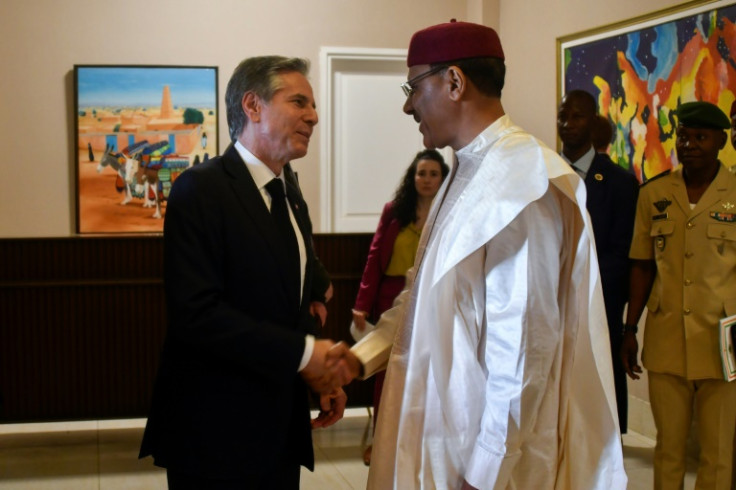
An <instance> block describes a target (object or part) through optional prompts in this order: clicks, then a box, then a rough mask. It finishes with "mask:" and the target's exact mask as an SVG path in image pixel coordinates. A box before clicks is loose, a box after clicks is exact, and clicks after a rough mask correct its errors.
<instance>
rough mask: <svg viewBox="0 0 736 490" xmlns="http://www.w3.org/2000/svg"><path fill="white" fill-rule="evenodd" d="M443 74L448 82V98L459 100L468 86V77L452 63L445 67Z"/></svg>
mask: <svg viewBox="0 0 736 490" xmlns="http://www.w3.org/2000/svg"><path fill="white" fill-rule="evenodd" d="M445 76H446V77H447V80H448V82H449V84H450V99H451V100H454V101H457V100H460V98H461V97H462V96H463V94H464V93H465V91H466V90H467V88H468V79H467V77H466V76H465V73H463V71H462V70H461V69H460V68H458V67H457V66H454V65H452V66H450V67H448V68H447V71H446V72H445Z"/></svg>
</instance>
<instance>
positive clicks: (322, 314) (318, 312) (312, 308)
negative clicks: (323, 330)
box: [309, 301, 327, 327]
mask: <svg viewBox="0 0 736 490" xmlns="http://www.w3.org/2000/svg"><path fill="white" fill-rule="evenodd" d="M309 313H310V314H311V315H312V316H313V317H315V318H319V323H320V326H322V327H324V326H325V322H326V321H327V307H326V306H325V304H324V303H322V302H321V301H312V302H311V303H309Z"/></svg>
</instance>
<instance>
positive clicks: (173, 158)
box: [74, 65, 218, 233]
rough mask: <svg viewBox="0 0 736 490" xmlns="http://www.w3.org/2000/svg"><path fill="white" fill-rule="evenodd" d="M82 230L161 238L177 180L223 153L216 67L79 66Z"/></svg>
mask: <svg viewBox="0 0 736 490" xmlns="http://www.w3.org/2000/svg"><path fill="white" fill-rule="evenodd" d="M74 88H75V92H74V96H75V98H74V106H75V107H74V108H75V118H74V122H75V137H76V145H75V150H76V151H75V155H76V158H75V160H76V161H75V163H74V164H75V167H76V175H77V232H78V233H149V232H154V233H161V232H163V219H162V218H163V217H164V215H165V213H166V201H167V198H168V194H169V190H170V189H171V185H172V184H173V182H174V180H175V179H176V178H177V177H178V176H179V175H180V174H181V173H182V172H184V171H185V170H187V169H188V168H190V167H192V166H193V165H197V164H199V163H200V162H203V161H205V160H207V159H208V158H209V157H210V156H215V155H217V153H218V134H217V133H218V123H217V121H218V117H217V116H218V114H217V68H216V67H192V66H109V65H77V66H75V67H74Z"/></svg>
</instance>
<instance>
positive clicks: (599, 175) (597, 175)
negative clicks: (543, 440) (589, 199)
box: [593, 174, 603, 182]
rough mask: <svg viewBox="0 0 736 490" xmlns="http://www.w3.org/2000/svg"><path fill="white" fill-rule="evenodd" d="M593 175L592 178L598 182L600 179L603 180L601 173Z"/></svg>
mask: <svg viewBox="0 0 736 490" xmlns="http://www.w3.org/2000/svg"><path fill="white" fill-rule="evenodd" d="M593 177H594V178H595V180H597V181H598V182H600V181H601V180H603V175H601V174H595V175H594V176H593Z"/></svg>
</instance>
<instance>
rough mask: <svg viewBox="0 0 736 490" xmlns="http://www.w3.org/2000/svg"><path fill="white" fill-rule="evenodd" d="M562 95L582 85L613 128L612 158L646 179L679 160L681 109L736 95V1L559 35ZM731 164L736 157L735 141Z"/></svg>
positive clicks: (687, 6) (729, 150)
mask: <svg viewBox="0 0 736 490" xmlns="http://www.w3.org/2000/svg"><path fill="white" fill-rule="evenodd" d="M557 48H558V50H557V54H558V63H557V66H558V84H559V85H558V88H559V90H558V94H559V96H560V97H561V96H562V95H564V94H565V93H566V92H568V91H570V90H574V89H582V90H585V91H587V92H590V93H591V94H593V95H594V96H595V97H596V98H597V100H598V108H599V113H600V114H602V115H603V116H605V117H606V118H608V120H609V122H610V123H611V125H612V127H613V130H614V131H613V138H612V140H611V145H610V146H609V154H610V156H611V159H612V160H613V161H614V162H616V163H617V164H618V165H620V166H621V167H623V168H625V169H627V170H628V171H630V172H632V173H633V174H634V175H636V177H637V178H638V179H639V181H640V182H642V183H643V182H646V181H647V180H648V179H650V178H652V177H654V176H656V175H658V174H660V173H662V172H664V171H666V170H669V169H671V168H673V167H674V166H676V165H677V157H676V154H675V130H676V123H677V119H676V116H675V110H676V109H677V107H678V106H679V105H680V104H681V103H684V102H691V101H695V100H703V101H707V102H711V103H713V104H716V105H718V106H719V107H720V108H721V110H723V112H724V113H726V114H727V115H728V114H730V111H731V105H732V103H733V102H734V99H736V2H734V0H729V1H723V0H721V1H713V0H711V1H702V0H701V1H692V2H687V3H684V4H682V5H679V6H676V7H672V8H670V9H667V10H663V11H660V12H654V13H652V14H649V15H646V16H642V17H639V18H636V19H632V20H630V21H626V22H622V23H619V24H615V25H611V26H605V27H602V28H598V29H592V30H590V31H586V32H582V33H578V34H574V35H570V36H565V37H562V38H559V39H558V40H557ZM720 159H721V161H723V162H724V163H725V164H726V165H731V164H732V162H736V151H734V148H733V147H732V146H731V145H730V144H729V145H726V147H725V148H724V149H723V150H722V151H721V153H720Z"/></svg>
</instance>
